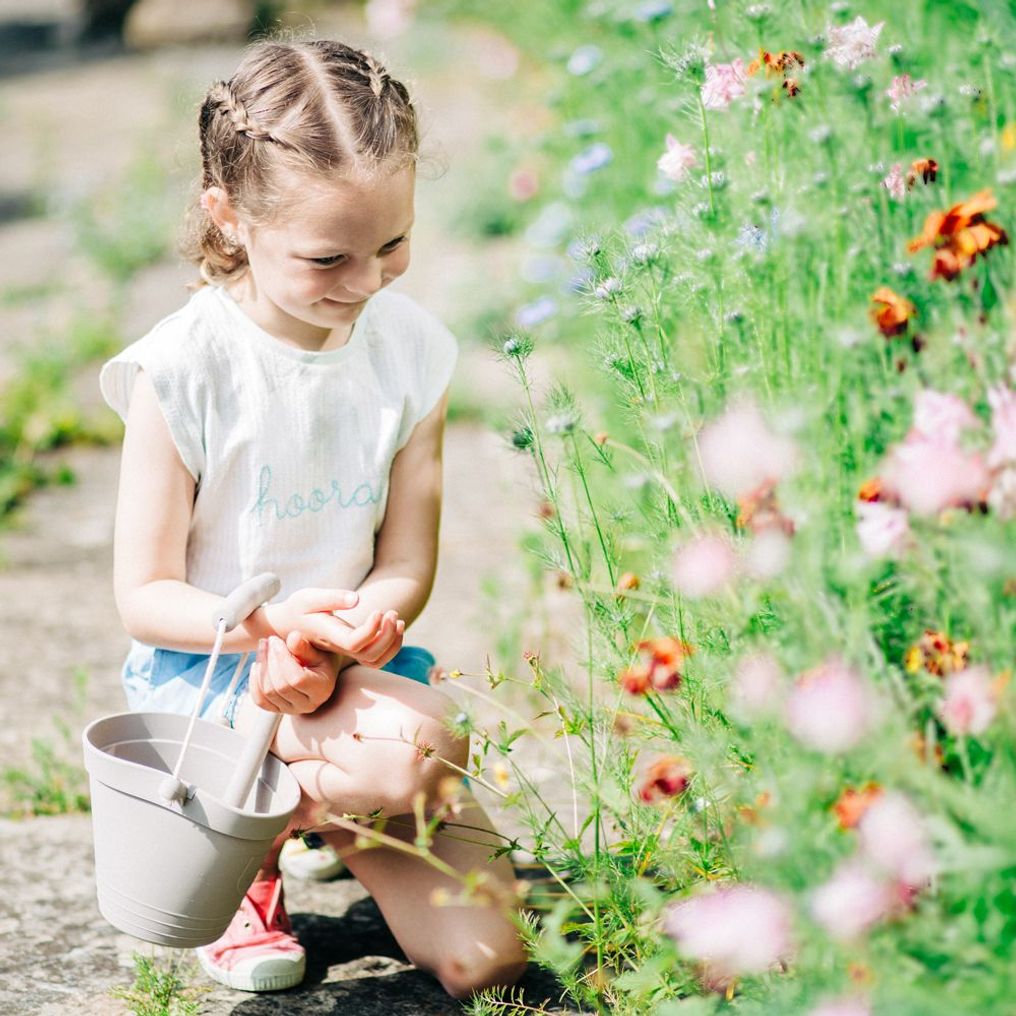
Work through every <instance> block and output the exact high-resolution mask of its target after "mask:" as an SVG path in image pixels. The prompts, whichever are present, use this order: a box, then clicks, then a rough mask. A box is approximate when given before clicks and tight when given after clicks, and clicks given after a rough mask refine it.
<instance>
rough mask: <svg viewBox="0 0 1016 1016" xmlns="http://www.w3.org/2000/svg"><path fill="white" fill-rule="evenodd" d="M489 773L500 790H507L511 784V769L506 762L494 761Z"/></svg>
mask: <svg viewBox="0 0 1016 1016" xmlns="http://www.w3.org/2000/svg"><path fill="white" fill-rule="evenodd" d="M490 774H491V776H492V777H493V779H494V783H495V785H496V786H497V787H498V788H499V789H500V790H507V789H508V787H509V786H510V785H511V770H510V769H509V768H508V764H507V763H506V762H500V761H499V762H495V763H494V766H493V768H492V769H491V771H490Z"/></svg>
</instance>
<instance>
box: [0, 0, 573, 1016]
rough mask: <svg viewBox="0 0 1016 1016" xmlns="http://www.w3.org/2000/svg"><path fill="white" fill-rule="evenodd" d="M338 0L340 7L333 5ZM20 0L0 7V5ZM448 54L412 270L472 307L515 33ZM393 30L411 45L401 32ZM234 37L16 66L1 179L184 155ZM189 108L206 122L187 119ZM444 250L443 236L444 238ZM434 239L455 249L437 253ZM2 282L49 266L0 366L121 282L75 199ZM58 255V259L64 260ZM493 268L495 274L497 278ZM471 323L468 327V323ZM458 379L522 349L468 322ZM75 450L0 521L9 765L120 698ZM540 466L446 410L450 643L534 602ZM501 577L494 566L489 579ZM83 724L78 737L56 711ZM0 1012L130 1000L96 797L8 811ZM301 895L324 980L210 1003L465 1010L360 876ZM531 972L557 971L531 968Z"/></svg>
mask: <svg viewBox="0 0 1016 1016" xmlns="http://www.w3.org/2000/svg"><path fill="white" fill-rule="evenodd" d="M12 3H14V6H15V7H17V6H18V4H21V6H22V7H24V8H25V11H29V12H34V13H38V14H44V13H45V14H52V15H53V16H60V15H61V13H63V14H66V12H67V10H68V9H69V6H70V0H45V2H44V3H42V2H40V3H39V4H37V5H35V6H34V7H33V4H32V3H30V2H29V0H12ZM329 11H330V12H331V13H328V12H329ZM6 14H8V12H7V10H6V8H5V9H4V11H0V21H2V19H3V17H4V16H5V15H6ZM351 18H352V14H351V13H350V9H348V8H345V7H342V6H341V5H336V7H335V8H327V9H326V8H322V14H321V15H320V16H319V18H318V26H319V33H320V34H322V35H324V34H332V33H334V34H337V35H339V36H340V37H344V38H349V39H350V40H351V41H353V42H354V43H356V42H362V41H363V32H362V29H361V27H360V26H359V25H358V24H357V23H356V22H355V21H351V20H350V19H351ZM439 42H440V44H441V46H443V47H444V51H445V52H446V54H447V56H448V59H447V60H446V61H445V62H443V63H442V62H440V61H436V60H435V61H433V62H432V64H431V65H429V66H428V67H427V68H425V70H424V71H422V72H421V73H420V75H419V78H418V80H417V81H416V82H415V83H414V84H415V87H416V92H417V96H418V100H419V104H420V106H421V107H422V109H423V110H424V115H425V118H426V119H427V122H428V124H429V142H430V143H431V144H432V145H433V146H434V147H440V148H441V149H443V150H444V151H445V152H447V153H448V155H449V157H450V169H449V171H448V172H447V173H446V174H445V175H444V176H443V177H441V178H439V179H437V180H432V181H426V180H425V181H423V182H422V183H421V188H420V197H419V203H420V209H419V212H420V215H419V222H418V226H417V229H416V238H415V241H414V245H415V247H416V249H417V256H416V262H415V264H414V268H413V270H412V272H411V273H410V275H409V276H407V278H406V279H405V286H404V288H405V289H407V290H408V291H409V292H411V293H413V294H414V295H415V296H417V297H418V298H419V299H421V301H422V302H424V303H425V304H426V305H428V306H429V307H431V308H432V309H433V310H435V311H436V312H437V313H439V314H441V315H443V316H445V317H446V319H448V320H450V321H455V320H466V319H467V315H468V310H469V308H471V307H476V306H477V303H476V301H478V300H482V299H487V298H489V296H490V293H491V291H492V290H493V289H496V288H497V287H498V286H499V285H503V284H505V283H506V282H507V281H508V280H510V279H511V277H512V272H513V270H514V269H513V251H512V250H511V249H510V247H509V246H507V245H503V244H502V245H490V246H487V247H484V248H483V249H478V248H476V247H475V246H473V245H471V244H470V243H468V242H466V241H464V240H462V239H452V238H451V234H450V233H449V231H448V228H447V219H448V216H449V214H450V211H449V210H450V208H451V207H452V206H453V204H454V201H455V199H456V197H457V192H458V191H459V190H460V189H461V188H463V187H464V186H465V185H466V184H465V182H466V181H467V180H468V177H467V176H466V174H467V173H469V172H470V167H469V161H470V155H471V153H474V152H475V150H476V145H477V142H478V140H479V138H480V137H481V136H482V132H483V131H484V130H488V129H490V128H491V127H492V125H493V124H494V123H495V122H496V117H497V116H498V115H499V114H498V113H497V111H496V109H495V107H494V105H493V102H492V97H493V95H494V94H495V93H496V92H497V91H498V89H499V86H498V83H497V82H496V81H491V80H490V79H489V78H487V79H485V78H484V76H483V66H484V60H483V58H482V57H480V56H477V53H478V52H480V51H482V49H483V47H484V46H488V47H491V46H492V47H494V49H495V50H496V49H497V47H498V46H499V43H498V41H497V40H491V39H489V38H487V39H483V40H480V44H479V45H477V44H476V42H477V40H476V39H472V40H471V39H469V38H467V37H466V36H464V35H462V34H461V33H460V34H456V33H454V32H449V33H448V34H447V35H446V37H445V38H444V39H443V40H439ZM390 49H391V50H395V51H397V50H398V46H397V45H396V44H394V43H393V44H391V46H390ZM236 56H237V50H236V48H235V47H233V48H231V47H225V46H221V45H219V46H214V47H212V46H210V47H200V48H188V49H187V50H178V49H172V48H170V49H166V50H157V51H154V52H152V53H149V54H121V55H116V56H111V57H110V58H108V59H104V60H103V59H95V60H91V61H81V62H75V61H69V62H67V63H66V64H60V63H59V62H58V61H57V62H53V61H50V62H49V63H47V64H46V66H42V67H40V68H39V69H38V70H37V71H36V72H35V73H33V74H24V75H22V76H20V77H18V78H7V79H0V127H2V129H3V130H4V134H5V137H6V138H7V139H8V142H9V141H10V139H12V138H13V139H15V144H14V145H13V146H11V145H10V144H6V145H5V156H4V160H3V164H2V166H0V197H2V196H4V195H15V196H16V195H24V194H28V193H29V192H30V191H31V190H32V188H35V187H37V186H38V184H39V181H40V180H42V181H43V183H44V187H45V190H46V193H47V195H48V199H50V200H51V201H52V202H53V204H52V209H56V210H59V208H61V207H63V206H65V205H66V203H67V202H69V201H70V200H72V198H73V197H74V196H75V195H81V194H87V193H89V192H90V188H92V187H97V186H99V183H100V181H102V180H104V179H116V178H117V177H118V175H119V174H122V173H123V172H124V171H125V168H126V167H128V166H129V165H130V162H131V159H132V158H133V157H134V156H135V155H136V153H137V150H138V146H139V145H142V146H143V145H149V146H150V147H152V149H153V150H154V151H155V152H157V153H161V154H162V156H163V157H164V158H166V159H168V160H169V161H170V163H171V164H172V165H173V171H172V172H173V174H176V175H177V176H179V175H180V174H181V173H183V171H184V168H185V167H186V164H187V157H186V156H183V155H181V154H180V153H181V152H182V151H184V150H185V149H186V146H187V144H189V135H186V136H184V133H185V132H184V133H181V130H182V128H181V123H184V122H189V120H188V117H189V115H190V114H189V111H188V110H186V109H185V107H186V106H187V105H188V103H189V102H191V101H192V99H193V96H194V94H196V90H197V89H199V88H202V87H204V86H205V85H206V84H207V83H208V82H209V81H211V80H213V79H214V78H215V77H221V76H224V74H226V73H228V70H229V68H230V67H231V66H232V65H233V64H234V63H235V59H236ZM188 129H189V128H188ZM428 251H429V252H430V256H429V257H428V256H427V255H426V254H425V253H420V252H428ZM435 252H436V253H435ZM0 264H2V265H3V272H4V275H3V276H2V277H0V288H3V287H45V286H47V285H50V286H53V283H54V277H55V275H56V276H57V285H56V286H53V288H52V292H50V293H48V294H47V293H44V292H42V291H41V290H40V296H39V297H38V299H33V300H31V301H28V302H19V303H17V304H15V305H9V306H0V381H2V379H3V378H4V377H7V376H10V375H11V374H12V373H13V371H14V370H15V368H16V363H17V350H18V348H19V347H23V346H24V345H25V344H28V343H31V341H33V336H34V335H36V334H38V331H39V329H41V328H47V327H48V328H53V329H59V328H60V327H63V326H65V325H66V322H67V320H68V316H69V314H70V312H71V310H73V309H74V308H84V309H86V310H87V309H88V308H92V309H93V310H96V311H99V310H101V309H102V308H104V307H105V306H107V305H108V303H109V299H110V293H109V283H108V281H107V280H106V279H104V278H103V277H102V275H101V274H100V273H98V272H97V270H96V269H95V268H94V265H92V264H90V263H89V262H88V261H87V260H86V259H84V258H83V257H82V256H81V255H80V252H79V251H78V250H77V249H76V248H75V245H74V240H73V237H72V236H71V235H70V233H69V231H68V227H67V225H66V222H65V220H64V219H62V218H61V217H60V216H49V217H46V218H36V219H14V220H12V221H9V222H2V221H0ZM54 266H59V267H60V271H59V273H54ZM186 277H188V273H186V272H183V271H181V268H180V266H178V265H176V264H174V263H169V262H164V263H160V264H158V265H155V266H153V267H150V268H147V269H145V270H144V271H142V272H141V273H140V274H139V275H138V276H137V277H136V278H135V280H134V282H133V283H132V286H131V288H130V290H129V292H128V299H127V302H126V304H125V305H124V306H123V308H122V310H121V314H120V321H121V324H122V328H123V335H124V337H125V339H128V340H129V339H132V338H135V337H137V336H139V335H141V334H143V332H144V331H146V330H147V329H148V328H149V327H150V326H151V324H153V323H154V322H155V321H156V320H158V318H159V317H161V316H163V315H164V314H165V313H167V312H168V311H169V310H171V309H173V308H174V307H175V306H177V305H179V303H180V302H182V290H181V288H180V286H181V282H182V280H183V279H184V278H186ZM481 279H482V280H483V284H482V285H479V284H478V280H481ZM464 338H465V339H467V340H468V339H469V338H470V337H469V336H465V337H464ZM456 384H457V389H456V391H455V393H453V400H454V399H456V398H457V399H459V401H460V403H462V402H464V403H467V404H471V405H474V406H476V405H479V406H482V407H483V408H484V409H485V410H486V411H487V413H488V415H489V414H490V413H491V412H493V414H494V415H496V414H497V413H498V412H501V413H503V415H504V416H505V417H507V415H508V414H509V412H510V409H511V406H512V405H513V404H514V401H515V398H516V393H515V392H514V390H513V387H512V385H511V383H510V382H509V381H508V379H507V378H506V376H505V374H504V373H503V368H502V367H501V366H500V365H499V364H498V363H496V361H494V360H493V358H492V357H491V356H490V354H489V353H487V352H486V351H485V350H483V349H482V348H480V347H479V346H478V345H477V343H476V342H475V341H474V342H469V341H465V342H464V343H463V350H462V362H461V366H460V370H459V372H458V379H457V382H456ZM95 389H96V384H95V375H94V372H89V373H88V374H87V375H86V376H84V377H82V379H81V381H80V393H81V397H82V398H83V399H84V401H86V402H88V401H91V402H92V403H94V402H95V399H96V391H95ZM58 459H59V461H61V462H66V464H67V465H68V466H69V467H70V468H71V470H72V471H73V473H74V475H75V477H76V483H75V484H74V485H72V486H69V487H53V488H49V489H46V490H42V491H40V492H39V493H37V494H36V495H34V496H33V497H32V499H31V500H30V502H29V504H28V505H27V507H26V508H25V509H24V510H23V511H22V512H21V513H20V516H19V518H18V519H17V520H16V521H17V528H16V529H14V530H13V531H11V532H7V533H4V534H0V604H2V606H3V611H4V621H5V637H4V638H3V640H2V641H0V709H2V715H3V717H4V718H5V720H6V722H5V723H4V724H2V725H0V769H3V768H5V767H8V766H13V765H21V764H23V763H24V761H25V760H26V759H27V757H28V755H29V752H30V745H31V741H32V739H33V738H42V739H44V740H46V741H48V742H50V743H52V744H54V745H56V747H57V748H58V749H62V748H64V747H65V748H66V751H67V753H68V755H69V757H72V758H75V759H76V758H77V757H78V748H77V744H76V737H77V731H78V730H79V729H80V727H81V726H82V725H83V723H84V721H85V720H86V719H90V718H92V717H95V716H98V715H102V714H105V713H110V712H116V711H119V710H120V709H121V708H122V699H121V697H120V689H119V685H118V677H117V674H118V670H119V666H120V662H121V660H122V658H123V653H124V648H125V646H126V637H125V635H124V634H123V632H122V629H121V627H120V623H119V619H118V617H117V614H116V610H115V605H114V603H113V599H112V590H111V559H112V551H111V536H112V511H113V499H114V492H115V488H116V477H117V468H118V453H117V451H116V449H115V448H86V447H82V448H76V449H71V450H69V451H67V452H62V453H60V455H59V456H58ZM531 488H532V478H531V476H530V473H529V470H528V467H527V463H526V461H525V460H524V459H523V458H521V457H519V456H518V455H516V454H514V453H512V452H510V451H509V450H508V449H507V447H506V445H505V443H504V441H503V439H502V438H500V437H499V436H498V435H497V434H496V433H495V432H494V431H492V430H491V428H490V427H489V426H487V425H484V424H479V423H469V422H458V423H453V424H451V425H450V426H449V429H448V434H447V442H446V495H445V498H446V499H445V510H444V518H443V525H442V536H441V563H440V567H439V571H438V576H437V581H436V584H435V588H434V592H433V594H432V597H431V601H430V603H429V604H428V607H427V609H426V610H425V612H424V614H423V615H422V616H421V617H420V618H419V619H418V621H417V622H416V624H415V626H414V627H413V629H412V631H411V635H410V638H409V641H411V642H413V643H417V644H422V645H427V646H429V647H431V648H432V649H433V650H434V651H435V652H436V653H437V655H438V656H439V658H440V660H441V662H442V663H444V664H445V665H446V666H447V667H448V668H449V669H451V668H453V667H454V668H458V669H461V670H463V671H466V672H477V671H482V668H483V664H484V660H485V657H486V656H487V654H488V653H490V652H491V650H492V648H493V647H492V642H493V640H494V638H495V636H496V625H495V624H493V623H492V622H491V619H490V616H489V615H490V611H491V610H494V609H496V610H498V611H499V612H501V613H502V614H503V615H504V616H509V617H510V616H515V615H517V614H518V613H519V611H520V606H519V605H524V601H525V598H526V597H527V596H528V595H529V580H528V579H527V578H526V571H525V567H524V562H523V560H522V556H521V552H520V551H519V550H518V541H519V537H520V534H521V532H522V531H523V530H524V529H525V528H526V527H527V526H532V525H534V524H535V523H534V522H533V521H532V519H533V515H534V512H533V508H534V506H535V500H534V498H533V495H532V492H531ZM485 583H487V584H490V583H495V584H496V588H497V589H498V594H497V595H496V596H495V597H494V599H493V600H491V597H490V595H489V594H485V593H484V592H483V590H484V586H485ZM77 672H80V673H81V674H82V675H84V676H85V682H84V703H83V706H82V707H81V708H80V709H78V708H77V707H76V706H75V704H74V691H73V689H74V686H75V681H74V675H75V673H77ZM58 721H60V722H63V723H66V724H67V725H68V726H69V727H70V728H71V730H72V739H71V743H70V744H68V745H62V742H61V737H60V735H59V733H57V727H56V723H57V722H58ZM0 871H2V873H3V874H2V888H3V894H2V897H0V1014H7V1013H10V1014H23V1013H24V1014H27V1013H40V1014H46V1016H49V1014H57V1013H77V1014H96V1016H107V1014H108V1016H113V1014H117V1013H122V1012H124V1011H125V1010H124V1007H123V1005H122V1003H119V1002H117V1001H115V1000H113V999H112V998H111V997H110V996H109V994H108V991H109V989H110V988H111V987H112V986H113V985H116V984H128V983H129V982H130V980H131V976H130V967H131V960H130V956H131V953H132V951H133V950H135V949H138V948H140V949H142V950H145V949H148V948H150V947H144V946H139V944H138V943H137V942H135V941H134V940H132V939H129V938H128V937H127V936H122V935H118V934H117V933H115V932H114V931H113V930H112V929H111V928H110V927H109V926H108V925H107V924H106V923H105V922H104V921H103V920H102V918H101V917H100V916H99V915H98V912H97V910H96V908H95V904H94V884H93V872H92V868H91V836H90V822H89V819H88V817H87V816H67V817H60V818H46V819H43V818H37V819H29V820H24V821H12V820H0ZM288 891H289V898H290V902H291V911H292V912H294V914H295V917H294V923H295V924H296V927H297V930H298V931H299V933H300V935H301V938H302V939H303V940H304V941H305V942H307V944H308V945H309V946H310V950H309V951H310V970H309V974H308V978H307V981H306V983H305V984H304V985H303V986H302V987H301V988H300V989H298V990H296V991H294V992H287V993H285V994H283V995H280V996H258V997H252V996H248V995H245V994H243V993H239V992H231V991H228V990H226V989H218V988H211V987H209V983H208V982H207V981H206V980H205V979H204V978H203V977H202V976H201V975H200V974H198V975H196V976H195V978H194V983H195V984H198V985H202V986H203V987H207V988H208V989H209V990H208V991H207V992H205V993H203V994H202V1005H201V1012H202V1013H206V1014H220V1013H221V1014H225V1013H232V1014H269V1013H279V1014H282V1013H286V1014H312V1013H313V1014H324V1013H333V1012H334V1013H340V1012H341V1013H349V1014H362V1016H373V1014H378V1016H381V1014H385V1016H396V1014H403V1013H404V1014H407V1016H408V1014H413V1016H438V1014H442V1016H443V1014H446V1013H447V1014H451V1013H457V1012H460V1011H461V1008H460V1006H459V1005H458V1004H456V1003H454V1002H451V1001H450V1000H449V999H448V998H447V997H446V996H445V995H444V994H443V992H441V990H440V989H439V988H438V987H437V985H436V983H435V982H434V981H433V980H431V979H430V978H428V977H425V976H424V975H422V974H419V973H418V972H416V971H414V970H413V969H412V968H410V967H409V966H408V965H407V964H406V962H405V960H404V958H403V957H402V956H401V955H400V953H399V951H398V949H397V947H396V946H395V943H394V942H393V941H392V939H391V937H390V935H389V934H388V932H387V930H386V929H385V927H384V925H383V922H382V921H381V920H380V917H379V915H378V913H377V911H376V908H374V906H373V904H372V903H371V901H370V900H369V899H367V898H366V897H365V895H364V893H363V890H362V889H361V888H360V887H359V886H358V885H357V884H356V883H355V882H353V881H341V882H338V883H332V884H330V885H327V886H309V885H295V884H294V885H293V886H291V887H290V888H289V890H288ZM527 985H528V988H527V994H528V996H529V997H530V998H531V999H532V1000H534V1001H539V1000H542V999H543V998H546V997H548V996H550V995H552V994H553V993H554V989H553V985H552V984H548V982H547V980H546V978H542V979H541V977H540V976H539V975H538V974H536V973H535V972H533V973H532V974H531V975H530V977H529V979H528V981H527Z"/></svg>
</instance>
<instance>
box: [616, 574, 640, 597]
mask: <svg viewBox="0 0 1016 1016" xmlns="http://www.w3.org/2000/svg"><path fill="white" fill-rule="evenodd" d="M638 587H639V577H638V575H636V574H635V573H634V572H630V571H626V572H624V573H623V574H622V575H621V577H620V578H619V579H618V580H617V587H616V588H617V591H618V592H619V593H620V592H624V591H625V590H626V589H638Z"/></svg>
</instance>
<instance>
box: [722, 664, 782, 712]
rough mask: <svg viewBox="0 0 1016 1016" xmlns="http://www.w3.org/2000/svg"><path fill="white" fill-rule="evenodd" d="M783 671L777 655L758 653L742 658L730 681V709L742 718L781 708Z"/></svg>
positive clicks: (776, 710)
mask: <svg viewBox="0 0 1016 1016" xmlns="http://www.w3.org/2000/svg"><path fill="white" fill-rule="evenodd" d="M782 694H783V674H782V672H781V670H780V665H779V664H778V663H777V662H776V659H775V657H773V656H771V655H770V654H769V653H756V654H754V655H752V656H746V657H744V659H742V660H741V661H740V662H739V663H738V665H737V669H736V670H735V671H734V677H733V679H732V680H731V682H730V697H729V702H730V711H731V713H732V714H733V715H734V716H735V717H737V718H738V719H741V720H752V719H755V718H756V717H758V716H765V715H767V714H772V713H775V712H778V710H779V708H780V699H781V697H782Z"/></svg>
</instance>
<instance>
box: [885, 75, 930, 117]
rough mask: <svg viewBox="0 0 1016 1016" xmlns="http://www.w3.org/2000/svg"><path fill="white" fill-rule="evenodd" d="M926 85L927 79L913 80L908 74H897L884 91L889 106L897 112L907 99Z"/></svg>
mask: <svg viewBox="0 0 1016 1016" xmlns="http://www.w3.org/2000/svg"><path fill="white" fill-rule="evenodd" d="M927 87H928V82H927V81H924V80H919V81H914V79H913V78H911V76H910V75H909V74H897V75H896V77H895V78H893V80H892V84H891V85H890V86H889V88H888V89H887V91H886V93H885V94H886V95H887V96H888V97H889V100H890V101H889V108H890V109H891V110H892V111H893V112H894V113H899V112H900V110H901V109H902V107H903V103H904V102H906V100H907V99H909V98H910V97H911V96H913V95H916V94H917V93H918V92H919V91H921V89H922V88H927Z"/></svg>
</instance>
